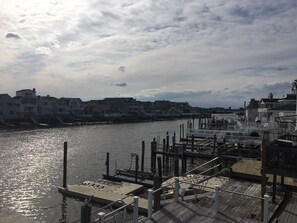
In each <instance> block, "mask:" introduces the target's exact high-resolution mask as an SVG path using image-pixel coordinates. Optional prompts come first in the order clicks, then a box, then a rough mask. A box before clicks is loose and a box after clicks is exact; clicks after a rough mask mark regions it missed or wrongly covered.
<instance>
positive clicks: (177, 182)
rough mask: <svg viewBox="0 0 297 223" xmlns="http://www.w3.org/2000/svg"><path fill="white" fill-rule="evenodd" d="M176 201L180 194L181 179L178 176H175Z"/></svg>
mask: <svg viewBox="0 0 297 223" xmlns="http://www.w3.org/2000/svg"><path fill="white" fill-rule="evenodd" d="M174 181H175V182H174V201H178V196H179V179H178V177H174Z"/></svg>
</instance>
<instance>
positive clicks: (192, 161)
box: [191, 135, 194, 164]
mask: <svg viewBox="0 0 297 223" xmlns="http://www.w3.org/2000/svg"><path fill="white" fill-rule="evenodd" d="M191 152H194V135H192V137H191ZM193 163H194V158H193V156H191V164H193Z"/></svg>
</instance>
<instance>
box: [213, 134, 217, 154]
mask: <svg viewBox="0 0 297 223" xmlns="http://www.w3.org/2000/svg"><path fill="white" fill-rule="evenodd" d="M216 142H217V136H216V134H214V135H213V150H212V155H213V156H215V153H216Z"/></svg>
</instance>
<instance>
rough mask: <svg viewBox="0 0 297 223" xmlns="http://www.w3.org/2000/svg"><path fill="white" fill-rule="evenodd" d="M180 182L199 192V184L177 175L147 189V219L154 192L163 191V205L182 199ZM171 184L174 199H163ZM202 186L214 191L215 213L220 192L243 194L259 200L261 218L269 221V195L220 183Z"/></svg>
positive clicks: (151, 212) (150, 215)
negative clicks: (156, 186) (247, 192)
mask: <svg viewBox="0 0 297 223" xmlns="http://www.w3.org/2000/svg"><path fill="white" fill-rule="evenodd" d="M181 183H183V184H190V185H191V188H192V189H193V191H194V193H199V190H195V188H200V187H201V184H195V183H193V182H188V181H184V180H179V178H178V177H175V178H174V182H172V183H170V184H166V185H163V186H162V187H161V188H159V189H157V190H152V189H149V190H148V215H147V218H148V219H152V215H153V196H154V194H155V193H157V192H158V191H163V195H162V196H163V199H164V201H163V206H165V205H166V204H167V203H170V202H177V201H179V199H180V197H181V198H182V199H183V197H184V194H183V193H181V188H180V184H181ZM173 185H174V197H173V198H174V199H168V200H165V199H166V194H165V191H166V188H168V187H170V186H173ZM203 187H204V188H207V189H209V190H212V191H213V192H214V210H215V212H216V213H218V212H220V207H221V205H222V202H223V200H222V193H230V194H235V195H238V196H243V197H246V198H251V199H256V200H259V202H261V211H262V213H263V214H262V215H261V219H262V221H263V222H264V223H268V222H269V201H270V196H269V195H264V197H260V196H254V195H250V194H244V193H240V192H236V191H230V190H227V189H223V188H222V187H221V186H220V185H216V186H215V187H209V186H206V185H204V186H203ZM196 197H198V196H196V195H195V198H196ZM262 204H263V206H262ZM262 208H263V209H262ZM243 209H244V208H243ZM242 211H245V210H242ZM232 214H233V213H232Z"/></svg>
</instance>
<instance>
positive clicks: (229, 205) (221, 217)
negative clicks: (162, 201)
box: [144, 179, 278, 223]
mask: <svg viewBox="0 0 297 223" xmlns="http://www.w3.org/2000/svg"><path fill="white" fill-rule="evenodd" d="M221 189H222V190H221V193H220V211H219V212H218V213H216V212H215V208H214V194H213V195H210V196H208V197H203V198H201V199H200V200H199V201H198V202H197V203H193V202H184V201H179V202H173V203H170V204H168V205H166V206H165V207H164V208H162V209H161V210H160V211H158V212H156V213H154V214H153V218H152V219H146V220H145V221H144V222H149V223H150V222H154V223H156V222H160V223H161V222H179V223H182V222H193V223H194V222H205V223H213V222H261V221H260V218H261V200H260V199H256V198H253V197H252V196H255V197H259V196H260V194H261V185H260V184H257V183H253V182H246V181H239V180H234V179H230V180H229V181H228V182H226V183H225V184H224V185H222V186H221ZM226 191H233V192H237V193H242V194H246V195H249V196H244V195H238V194H234V193H229V192H226ZM277 208H278V204H273V203H271V202H270V203H269V218H271V217H272V215H273V214H274V213H275V211H276V209H277Z"/></svg>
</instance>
